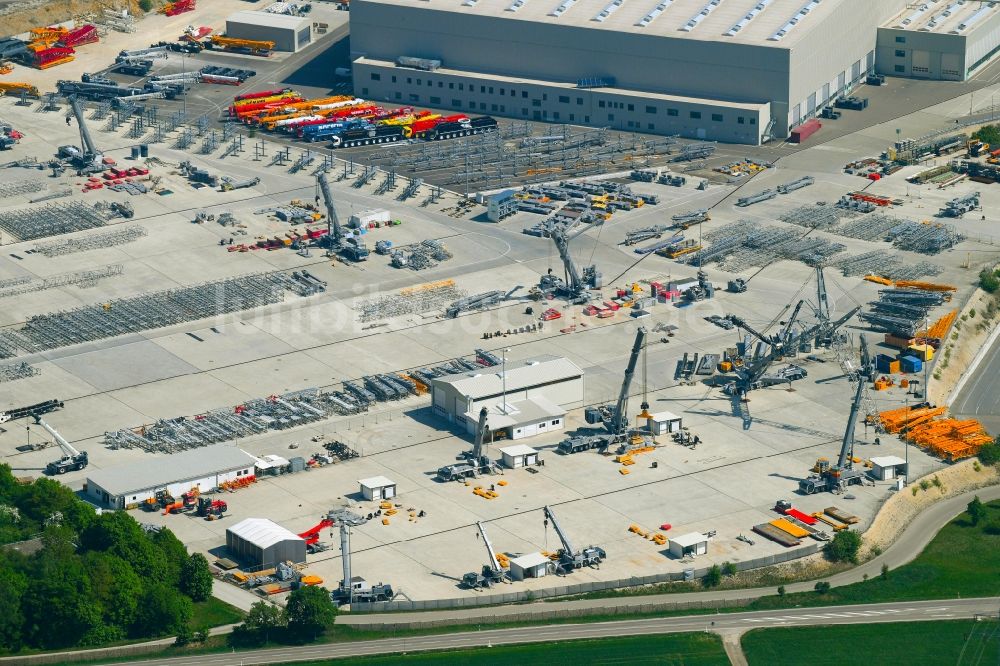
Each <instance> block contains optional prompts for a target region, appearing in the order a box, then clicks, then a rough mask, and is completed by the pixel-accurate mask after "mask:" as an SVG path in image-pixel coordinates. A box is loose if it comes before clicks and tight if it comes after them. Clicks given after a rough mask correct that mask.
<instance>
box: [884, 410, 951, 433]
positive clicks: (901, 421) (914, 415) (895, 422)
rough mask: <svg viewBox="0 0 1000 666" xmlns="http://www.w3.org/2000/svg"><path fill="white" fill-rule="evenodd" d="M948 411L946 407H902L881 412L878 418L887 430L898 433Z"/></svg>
mask: <svg viewBox="0 0 1000 666" xmlns="http://www.w3.org/2000/svg"><path fill="white" fill-rule="evenodd" d="M946 411H948V410H947V409H946V408H944V407H900V408H899V409H890V410H888V411H885V412H880V413H879V415H878V418H879V420H880V421H881V422H882V425H884V426H885V429H886V431H887V432H893V433H897V432H902V430H903V429H904V428H913V427H914V426H915V425H918V424H920V423H923V422H924V421H927V420H930V419H933V418H935V417H938V416H941V415H942V414H944V413H945V412H946Z"/></svg>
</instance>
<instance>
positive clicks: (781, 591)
mask: <svg viewBox="0 0 1000 666" xmlns="http://www.w3.org/2000/svg"><path fill="white" fill-rule="evenodd" d="M778 596H779V597H783V596H785V586H784V585H779V586H778Z"/></svg>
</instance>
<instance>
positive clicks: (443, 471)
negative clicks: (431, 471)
mask: <svg viewBox="0 0 1000 666" xmlns="http://www.w3.org/2000/svg"><path fill="white" fill-rule="evenodd" d="M488 417H489V410H488V409H487V408H486V407H483V408H482V409H480V410H479V423H478V424H477V425H476V438H475V441H474V442H473V445H472V450H470V451H463V452H462V453H461V454H460V455H459V459H460V460H461V461H462V462H459V463H457V464H454V465H445V466H444V467H441V468H440V469H438V471H437V476H438V478H439V479H440V480H442V481H460V480H462V479H466V478H472V477H476V476H479V475H480V474H495V473H497V472H499V471H500V470H499V466H498V465H497V463H496V462H494V461H492V460H490V458H489V457H488V456H486V455H483V443H484V442H485V440H486V434H487V433H488V432H489V425H488V424H487V419H488Z"/></svg>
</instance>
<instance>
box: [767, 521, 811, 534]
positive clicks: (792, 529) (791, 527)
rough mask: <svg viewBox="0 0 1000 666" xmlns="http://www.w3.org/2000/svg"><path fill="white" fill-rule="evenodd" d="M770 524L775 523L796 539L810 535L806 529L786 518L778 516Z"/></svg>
mask: <svg viewBox="0 0 1000 666" xmlns="http://www.w3.org/2000/svg"><path fill="white" fill-rule="evenodd" d="M769 524H770V525H774V526H775V527H777V528H778V529H779V530H781V531H782V532H788V533H789V534H791V535H792V536H793V537H795V538H796V539H802V538H804V537H807V536H809V532H807V531H805V530H804V529H802V528H801V527H799V526H798V525H796V524H794V523H792V522H791V521H790V520H788V519H786V518H776V519H774V520H772V521H771V522H770V523H769Z"/></svg>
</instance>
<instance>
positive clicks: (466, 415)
mask: <svg viewBox="0 0 1000 666" xmlns="http://www.w3.org/2000/svg"><path fill="white" fill-rule="evenodd" d="M504 368H506V369H504ZM504 375H506V378H505V377H504ZM505 390H506V392H505ZM431 393H432V401H433V405H434V413H435V414H437V415H438V416H442V417H444V418H447V419H448V420H449V421H452V422H455V423H460V424H462V425H465V426H466V428H467V430H468V431H469V432H470V433H474V432H475V428H476V424H477V423H478V420H479V411H480V409H481V408H482V407H486V408H487V410H489V411H488V414H489V416H488V420H487V425H488V426H489V428H490V431H491V432H493V433H497V432H498V431H500V430H504V431H505V432H504V434H505V435H506V436H507V437H509V438H510V439H520V438H521V437H527V436H530V435H533V434H538V433H539V432H540V431H545V432H548V431H549V430H552V429H560V428H562V427H563V417H564V416H565V414H566V411H567V410H570V409H575V408H577V407H582V406H583V370H581V369H580V368H579V367H578V366H577V365H576V364H575V363H573V362H572V361H570V360H569V359H567V358H564V357H561V356H552V355H545V356H538V357H535V358H530V359H527V360H523V361H510V360H508V361H507V363H506V365H505V366H494V367H492V368H483V369H481V370H475V371H472V372H463V373H458V374H453V375H445V376H444V377H438V378H436V379H434V380H432V382H431ZM519 431H520V432H519Z"/></svg>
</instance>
